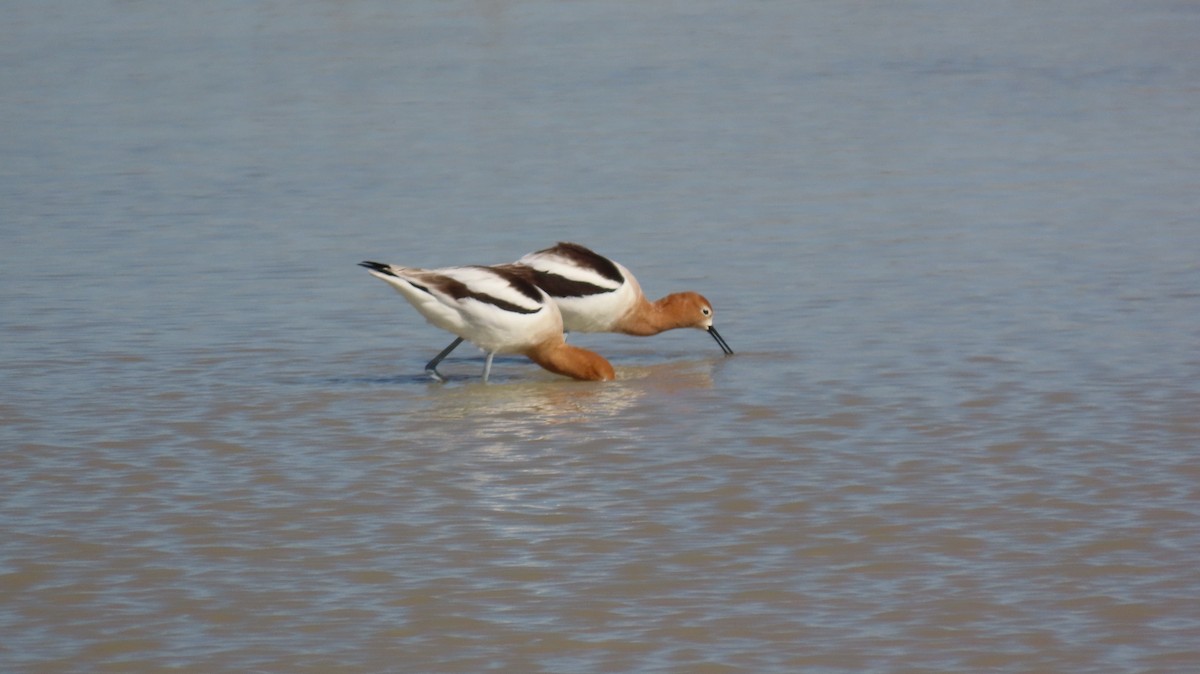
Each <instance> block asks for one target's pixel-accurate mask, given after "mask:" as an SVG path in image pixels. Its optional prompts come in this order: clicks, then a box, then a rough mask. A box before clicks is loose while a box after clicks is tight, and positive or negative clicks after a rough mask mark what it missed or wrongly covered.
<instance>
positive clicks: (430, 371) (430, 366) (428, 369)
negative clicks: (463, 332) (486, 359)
mask: <svg viewBox="0 0 1200 674" xmlns="http://www.w3.org/2000/svg"><path fill="white" fill-rule="evenodd" d="M462 343H463V338H462V337H455V338H454V341H453V342H450V346H447V347H446V348H444V349H442V352H441V353H439V354H438V355H436V356H434V357H433V360H431V361H429V362H428V363H426V364H425V374H427V375H429V376H430V377H433V378H434V379H435V380H437V381H446V379H445V377H443V376H442V375H441V373H440V372H438V371H437V366H438V363H441V362H442V361H443V360H444V359H445V358H446V356H449V355H450V352H451V351H453V350H454V349H456V348H458V345H459V344H462Z"/></svg>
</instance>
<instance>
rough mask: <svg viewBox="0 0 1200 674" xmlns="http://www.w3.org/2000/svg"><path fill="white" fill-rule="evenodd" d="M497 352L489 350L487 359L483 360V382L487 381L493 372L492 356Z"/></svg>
mask: <svg viewBox="0 0 1200 674" xmlns="http://www.w3.org/2000/svg"><path fill="white" fill-rule="evenodd" d="M494 355H496V354H494V353H492V352H490V351H489V352H488V355H487V360H485V361H483V383H485V384H486V383H487V380H488V375H490V374H491V373H492V356H494Z"/></svg>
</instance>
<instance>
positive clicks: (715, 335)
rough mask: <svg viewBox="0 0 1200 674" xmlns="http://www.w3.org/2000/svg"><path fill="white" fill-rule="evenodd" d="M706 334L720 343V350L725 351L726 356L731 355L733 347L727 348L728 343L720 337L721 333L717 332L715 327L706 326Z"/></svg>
mask: <svg viewBox="0 0 1200 674" xmlns="http://www.w3.org/2000/svg"><path fill="white" fill-rule="evenodd" d="M708 334H710V335H712V336H713V339H715V340H717V344H720V345H721V350H722V351H724V352H725V355H726V356H732V355H733V349H731V348H729V345H728V344H726V343H725V339H724V338H722V337H721V333H719V332H717V329H716V328H714V327H712V326H711V325H710V326H708Z"/></svg>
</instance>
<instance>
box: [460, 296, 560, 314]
mask: <svg viewBox="0 0 1200 674" xmlns="http://www.w3.org/2000/svg"><path fill="white" fill-rule="evenodd" d="M468 297H470V298H471V299H474V300H479V301H480V302H486V303H488V304H492V305H495V306H497V307H500V308H501V309H503V310H505V311H511V312H513V313H514V314H536V313H537V312H539V311H541V310H542V308H541V307H538V308H536V309H527V308H525V307H523V306H521V305H519V304H513V303H512V302H505V301H504V300H502V299H500V298H498V297H492V296H491V295H485V294H483V293H471V294H470V295H468Z"/></svg>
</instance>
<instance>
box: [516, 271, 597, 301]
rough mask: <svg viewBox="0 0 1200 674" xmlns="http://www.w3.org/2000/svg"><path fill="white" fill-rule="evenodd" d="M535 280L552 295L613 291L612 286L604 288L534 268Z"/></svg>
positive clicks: (581, 295) (582, 294) (584, 294)
mask: <svg viewBox="0 0 1200 674" xmlns="http://www.w3.org/2000/svg"><path fill="white" fill-rule="evenodd" d="M533 282H534V283H535V284H537V286H538V287H539V288H541V289H542V290H545V291H546V294H547V295H549V296H551V297H587V296H589V295H600V294H602V293H608V292H612V290H613V289H612V288H602V287H600V286H598V285H594V284H592V283H587V282H586V281H573V280H571V279H569V278H566V277H565V276H559V275H558V274H551V273H549V272H544V271H541V270H534V272H533Z"/></svg>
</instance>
